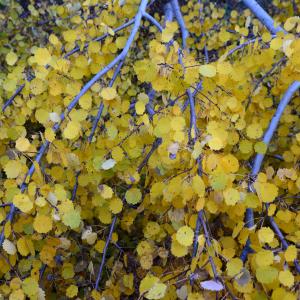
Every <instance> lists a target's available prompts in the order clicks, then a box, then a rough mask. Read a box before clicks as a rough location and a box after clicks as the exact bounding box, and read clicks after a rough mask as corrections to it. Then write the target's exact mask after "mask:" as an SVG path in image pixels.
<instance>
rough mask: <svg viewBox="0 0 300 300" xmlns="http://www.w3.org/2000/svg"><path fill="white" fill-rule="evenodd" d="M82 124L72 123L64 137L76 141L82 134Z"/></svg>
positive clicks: (66, 129) (65, 131)
mask: <svg viewBox="0 0 300 300" xmlns="http://www.w3.org/2000/svg"><path fill="white" fill-rule="evenodd" d="M80 128H81V126H80V123H79V122H76V121H70V122H69V123H68V125H67V127H66V128H65V129H64V132H63V134H64V137H65V138H67V139H69V140H73V139H75V138H76V137H77V136H78V135H79V133H80Z"/></svg>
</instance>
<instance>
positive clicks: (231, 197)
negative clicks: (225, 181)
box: [223, 188, 240, 205]
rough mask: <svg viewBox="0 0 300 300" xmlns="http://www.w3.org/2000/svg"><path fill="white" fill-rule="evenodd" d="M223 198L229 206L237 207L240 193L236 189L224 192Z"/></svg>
mask: <svg viewBox="0 0 300 300" xmlns="http://www.w3.org/2000/svg"><path fill="white" fill-rule="evenodd" d="M223 196H224V199H225V203H226V204H227V205H235V204H236V203H237V202H238V201H239V200H240V193H239V191H238V190H236V189H234V188H228V189H226V190H224V191H223Z"/></svg>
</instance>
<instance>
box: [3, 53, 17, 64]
mask: <svg viewBox="0 0 300 300" xmlns="http://www.w3.org/2000/svg"><path fill="white" fill-rule="evenodd" d="M5 60H6V63H7V64H8V65H9V66H13V65H14V64H15V63H16V62H17V60H18V56H17V54H16V53H14V52H12V51H11V52H8V53H7V54H6V58H5Z"/></svg>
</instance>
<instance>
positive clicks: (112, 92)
mask: <svg viewBox="0 0 300 300" xmlns="http://www.w3.org/2000/svg"><path fill="white" fill-rule="evenodd" d="M100 96H101V97H102V98H103V99H104V100H113V99H115V98H116V97H117V91H116V89H115V88H112V87H107V88H104V89H103V90H102V91H101V93H100Z"/></svg>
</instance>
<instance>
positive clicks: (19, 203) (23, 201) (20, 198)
mask: <svg viewBox="0 0 300 300" xmlns="http://www.w3.org/2000/svg"><path fill="white" fill-rule="evenodd" d="M13 203H14V205H15V206H16V207H17V208H19V209H20V210H21V211H22V212H24V213H29V212H30V211H31V210H32V208H33V203H32V201H31V200H30V198H29V197H28V196H27V195H26V194H17V195H15V196H14V198H13Z"/></svg>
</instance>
